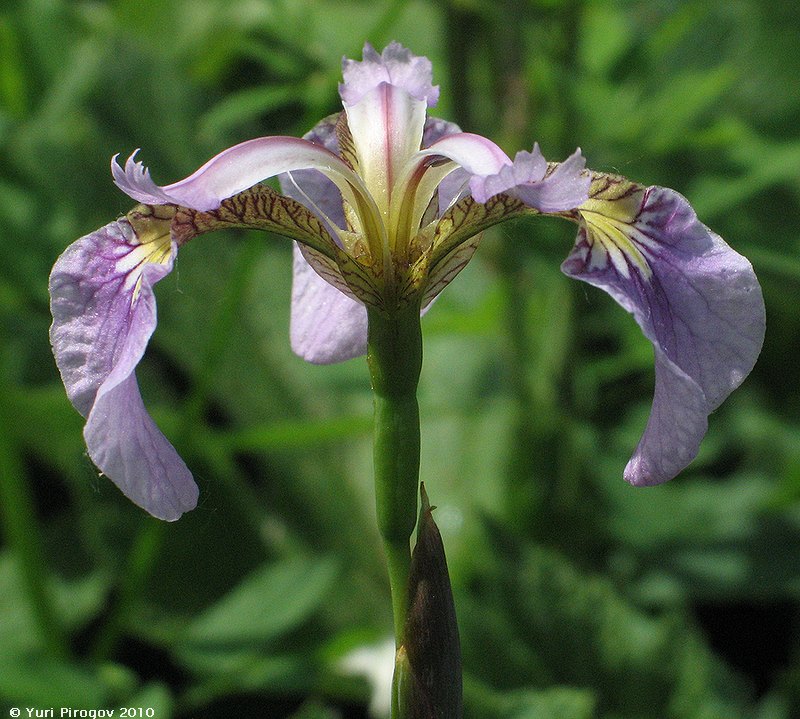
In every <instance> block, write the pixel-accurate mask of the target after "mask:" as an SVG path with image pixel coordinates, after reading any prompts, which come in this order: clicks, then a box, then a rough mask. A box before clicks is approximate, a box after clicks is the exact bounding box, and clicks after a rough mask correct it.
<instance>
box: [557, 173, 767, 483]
mask: <svg viewBox="0 0 800 719" xmlns="http://www.w3.org/2000/svg"><path fill="white" fill-rule="evenodd" d="M579 213H580V222H581V229H580V231H579V233H578V239H577V241H576V244H575V247H574V248H573V251H572V253H571V254H570V256H569V257H568V258H567V259H566V260H565V262H564V264H563V265H562V270H563V271H564V272H565V273H566V274H567V275H569V276H570V277H574V278H575V279H580V280H583V281H584V282H588V283H590V284H592V285H595V286H597V287H600V288H601V289H603V290H605V291H606V292H608V293H609V294H610V295H611V296H612V297H613V298H614V299H615V300H616V301H617V302H618V303H619V304H620V305H622V307H624V308H625V309H626V310H628V311H629V312H631V313H632V314H633V316H634V317H635V319H636V321H637V323H638V324H639V326H640V327H641V329H642V331H643V332H644V334H645V336H646V337H647V338H648V339H649V340H650V341H651V342H652V343H653V347H654V350H655V359H656V382H655V393H654V399H653V408H652V411H651V414H650V418H649V420H648V423H647V427H646V429H645V432H644V434H643V436H642V438H641V440H640V442H639V445H638V446H637V448H636V451H635V453H634V455H633V457H632V458H631V460H630V462H629V463H628V466H627V467H626V470H625V478H626V479H627V480H628V481H629V482H630V483H631V484H634V485H651V484H658V483H660V482H665V481H666V480H668V479H671V478H672V477H674V476H675V475H676V474H678V472H680V471H681V470H682V469H684V468H685V467H686V465H688V464H689V462H691V461H692V459H694V457H695V456H696V455H697V452H698V449H699V445H700V441H701V439H702V438H703V436H704V434H705V432H706V428H707V420H708V415H709V414H710V413H711V412H712V411H713V410H714V409H716V408H717V407H718V406H719V405H720V404H721V403H722V401H723V400H724V399H725V398H726V397H727V396H728V395H729V394H730V393H731V392H732V391H733V390H734V389H735V388H736V387H738V386H739V384H741V382H742V381H743V380H744V378H745V377H746V376H747V374H748V373H749V372H750V370H751V369H752V368H753V365H754V364H755V361H756V358H757V357H758V354H759V352H760V350H761V345H762V342H763V339H764V327H765V313H764V301H763V298H762V295H761V289H760V287H759V284H758V281H757V279H756V276H755V273H754V272H753V268H752V266H751V265H750V263H749V262H748V261H747V259H746V258H744V257H742V256H741V255H739V254H738V253H736V252H735V251H734V250H732V249H731V248H730V247H729V246H728V245H727V244H726V243H725V242H724V241H723V240H722V239H721V238H720V237H719V236H718V235H716V234H714V233H713V232H712V231H711V230H709V229H708V228H707V227H706V226H705V225H703V224H702V223H701V222H700V221H699V220H698V219H697V216H696V215H695V213H694V210H692V208H691V206H690V205H689V203H688V202H687V201H686V199H685V198H684V197H682V196H681V195H679V194H678V193H677V192H674V191H673V190H669V189H666V188H662V187H649V188H644V187H641V186H638V185H635V184H633V183H631V182H628V181H627V180H625V179H623V178H620V177H615V176H610V175H595V176H594V181H593V183H592V189H591V192H590V199H589V200H588V201H587V202H586V203H584V204H583V205H582V206H581V207H580V208H579Z"/></svg>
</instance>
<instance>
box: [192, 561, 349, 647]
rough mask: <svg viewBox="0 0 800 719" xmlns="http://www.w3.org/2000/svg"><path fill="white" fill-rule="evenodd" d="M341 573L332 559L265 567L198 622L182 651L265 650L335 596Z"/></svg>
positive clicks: (205, 613) (288, 562)
mask: <svg viewBox="0 0 800 719" xmlns="http://www.w3.org/2000/svg"><path fill="white" fill-rule="evenodd" d="M337 573H338V567H337V565H336V563H335V562H334V561H333V560H332V559H330V558H322V559H305V558H292V559H287V560H285V561H282V562H280V563H277V564H269V565H265V566H264V567H262V568H261V569H258V570H256V571H255V572H253V573H252V574H251V575H250V576H248V577H246V578H245V579H244V580H243V581H242V582H241V583H240V584H239V585H238V586H237V587H236V588H235V589H233V590H232V591H231V592H230V593H229V594H227V595H225V596H224V597H223V598H222V599H221V600H220V601H219V602H217V603H216V604H215V605H213V606H212V607H210V608H209V609H207V610H206V611H205V612H203V613H202V614H201V615H200V616H199V617H198V618H197V619H195V620H194V621H193V622H192V623H191V624H190V625H189V626H188V627H187V629H186V632H185V634H184V635H183V637H181V638H180V639H179V642H178V647H179V648H181V649H182V650H184V651H191V650H193V649H201V650H202V649H206V650H209V649H210V650H217V651H219V650H223V651H225V650H228V649H230V650H236V649H239V648H242V647H249V648H253V647H254V646H259V645H262V646H263V645H265V644H267V643H269V642H271V641H273V640H275V639H277V638H278V637H280V636H281V635H283V634H285V633H287V632H289V631H291V630H292V629H294V628H295V627H297V626H298V625H299V624H300V623H302V622H303V621H305V620H307V619H309V618H310V617H311V616H312V614H313V613H314V612H315V611H317V610H318V609H319V608H320V607H321V605H322V604H323V602H324V600H325V598H326V597H327V596H328V595H329V594H330V592H331V590H332V588H333V584H334V581H335V579H336V576H337Z"/></svg>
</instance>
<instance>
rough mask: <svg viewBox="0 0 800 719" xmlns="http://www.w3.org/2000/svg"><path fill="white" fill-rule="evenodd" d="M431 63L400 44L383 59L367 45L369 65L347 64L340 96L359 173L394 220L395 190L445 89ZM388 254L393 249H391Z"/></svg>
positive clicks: (380, 204) (383, 210)
mask: <svg viewBox="0 0 800 719" xmlns="http://www.w3.org/2000/svg"><path fill="white" fill-rule="evenodd" d="M432 72H433V71H432V68H431V63H430V61H429V60H428V59H427V58H422V57H415V56H414V55H412V54H411V53H410V52H409V51H408V50H406V49H405V48H403V47H402V46H401V45H398V44H397V43H393V44H391V45H389V47H387V48H386V49H385V50H384V51H383V53H382V54H381V55H378V54H377V53H376V52H375V50H374V49H373V48H372V46H370V45H369V44H367V45H366V46H365V47H364V60H363V62H355V61H353V60H345V61H344V64H343V74H344V82H343V83H342V84H341V85H340V86H339V93H340V95H341V97H342V102H343V103H344V108H345V112H346V113H347V124H348V126H349V129H350V134H351V136H352V140H353V146H354V147H355V151H356V156H357V158H358V172H359V174H360V175H361V177H363V178H364V182H365V184H366V185H367V187H368V188H369V190H370V192H371V193H372V195H373V197H374V198H375V201H376V203H377V205H378V207H379V208H380V210H381V213H382V214H383V216H384V217H385V218H386V217H388V216H389V207H390V204H391V200H392V193H393V190H394V188H395V184H396V182H397V181H398V179H399V178H400V175H401V173H402V170H403V168H404V167H405V165H406V163H407V162H408V161H409V159H410V158H412V157H413V156H414V153H416V152H417V151H418V150H419V149H420V147H421V145H422V139H423V134H424V130H425V121H426V115H427V109H428V106H429V105H432V104H434V103H435V102H436V100H437V98H438V95H439V89H438V87H434V86H433V85H432V84H431V79H432ZM386 249H387V250H388V248H386Z"/></svg>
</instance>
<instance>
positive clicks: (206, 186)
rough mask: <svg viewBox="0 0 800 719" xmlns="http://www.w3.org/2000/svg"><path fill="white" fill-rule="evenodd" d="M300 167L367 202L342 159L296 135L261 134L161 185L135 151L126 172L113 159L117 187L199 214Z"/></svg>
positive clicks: (148, 201) (146, 200) (360, 184)
mask: <svg viewBox="0 0 800 719" xmlns="http://www.w3.org/2000/svg"><path fill="white" fill-rule="evenodd" d="M134 154H135V153H134ZM302 169H316V170H319V171H320V172H322V173H324V174H325V175H326V176H327V177H329V178H330V179H331V180H332V181H333V182H334V183H336V185H337V186H338V187H339V189H340V190H342V192H344V193H346V195H347V196H352V195H353V192H354V191H355V192H356V193H357V194H358V196H359V199H361V200H362V201H367V202H368V200H367V199H365V198H368V193H367V192H366V189H365V188H364V186H363V182H362V181H361V179H360V178H359V177H358V176H357V175H356V174H355V173H354V172H353V171H352V170H351V169H350V168H349V167H347V165H346V164H345V163H344V162H342V160H341V159H340V158H338V157H337V156H336V155H334V154H333V153H332V152H330V151H328V150H326V149H325V148H323V147H320V146H319V145H315V144H313V143H311V142H308V141H307V140H301V139H299V138H296V137H260V138H256V139H255V140H248V141H246V142H242V143H240V144H238V145H234V146H233V147H229V148H228V149H227V150H223V151H222V152H220V153H219V154H218V155H216V156H214V157H212V158H211V159H210V160H209V161H208V162H206V163H205V164H204V165H203V166H202V167H201V168H200V169H198V170H197V171H196V172H194V173H192V174H191V175H190V176H189V177H187V178H185V179H183V180H180V181H179V182H175V183H173V184H171V185H165V186H163V187H159V186H158V185H156V184H155V183H154V182H153V181H152V180H151V179H150V174H149V172H148V170H146V169H145V168H144V167H143V166H142V164H141V163H139V162H134V161H133V155H131V157H130V158H128V161H127V162H126V163H125V169H124V170H122V168H120V167H119V165H117V163H116V162H113V163H112V172H113V174H114V181H115V182H116V184H117V186H118V187H119V188H120V189H121V190H122V191H123V192H125V193H127V194H128V195H130V196H131V197H133V198H134V199H137V200H139V201H140V202H144V203H145V204H164V203H167V202H170V203H174V204H176V205H183V206H184V207H189V208H191V209H193V210H199V211H201V212H205V211H208V210H215V209H217V208H218V207H219V205H220V203H221V202H222V200H225V199H227V198H229V197H232V196H233V195H235V194H237V193H239V192H242V191H243V190H247V189H249V188H250V187H252V186H253V185H255V184H257V183H258V182H260V181H261V180H265V179H267V178H270V177H274V176H275V175H279V174H281V173H283V172H291V171H293V170H302ZM354 202H355V200H354Z"/></svg>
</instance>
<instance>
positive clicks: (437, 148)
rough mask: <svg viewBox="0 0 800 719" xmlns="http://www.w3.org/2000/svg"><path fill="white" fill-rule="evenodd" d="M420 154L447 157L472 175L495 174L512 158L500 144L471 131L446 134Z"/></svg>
mask: <svg viewBox="0 0 800 719" xmlns="http://www.w3.org/2000/svg"><path fill="white" fill-rule="evenodd" d="M419 154H420V156H422V157H430V156H433V155H441V156H442V157H446V158H447V159H448V160H452V161H453V162H455V163H456V164H458V165H461V167H463V168H464V169H465V170H466V171H467V172H469V173H470V174H471V175H481V176H484V175H493V174H495V173H497V172H500V170H501V169H502V168H503V167H505V166H506V165H511V158H510V157H509V156H508V155H506V153H505V152H503V150H502V149H501V148H500V147H499V146H498V145H496V144H495V143H494V142H492V141H491V140H490V139H488V138H486V137H483V136H482V135H475V134H473V133H471V132H459V133H456V134H453V135H446V136H445V137H443V138H441V139H440V140H437V141H436V142H434V143H433V144H431V145H430V147H428V148H426V149H425V150H422V152H420V153H419ZM479 202H480V200H479Z"/></svg>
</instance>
